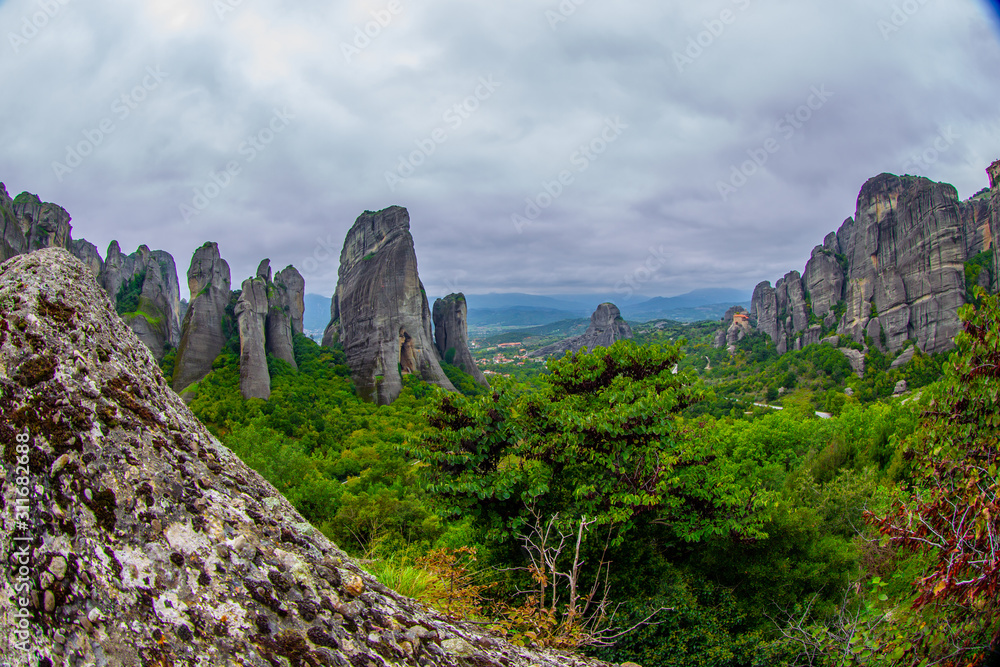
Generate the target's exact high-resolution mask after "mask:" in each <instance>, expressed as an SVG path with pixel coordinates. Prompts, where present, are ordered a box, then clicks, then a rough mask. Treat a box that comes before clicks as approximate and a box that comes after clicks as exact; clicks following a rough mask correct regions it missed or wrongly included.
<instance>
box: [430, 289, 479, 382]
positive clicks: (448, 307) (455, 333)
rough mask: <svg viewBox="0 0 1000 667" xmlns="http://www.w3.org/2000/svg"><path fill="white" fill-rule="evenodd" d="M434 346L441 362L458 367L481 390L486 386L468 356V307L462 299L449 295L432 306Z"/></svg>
mask: <svg viewBox="0 0 1000 667" xmlns="http://www.w3.org/2000/svg"><path fill="white" fill-rule="evenodd" d="M433 314H434V343H435V345H437V350H438V353H439V354H440V355H441V358H442V359H444V360H445V361H447V362H448V363H450V364H453V365H455V366H458V367H459V368H461V369H462V370H463V371H465V372H466V373H468V374H469V375H471V376H472V377H473V378H474V379H475V380H476V382H478V383H479V384H481V385H483V386H484V387H488V386H490V385H489V383H488V382H487V381H486V377H485V376H484V375H483V372H482V371H481V370H479V366H477V365H476V361H475V360H474V359H473V358H472V353H471V352H469V324H468V322H469V306H468V304H467V303H466V301H465V295H464V294H462V293H461V292H459V293H458V294H449V295H448V296H446V297H444V298H443V299H438V300H437V301H435V302H434V313H433Z"/></svg>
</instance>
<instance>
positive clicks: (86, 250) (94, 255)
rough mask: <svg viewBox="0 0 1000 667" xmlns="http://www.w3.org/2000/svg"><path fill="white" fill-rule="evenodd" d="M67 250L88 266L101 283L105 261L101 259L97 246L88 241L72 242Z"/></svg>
mask: <svg viewBox="0 0 1000 667" xmlns="http://www.w3.org/2000/svg"><path fill="white" fill-rule="evenodd" d="M67 249H68V250H69V251H70V253H72V255H73V256H74V257H76V258H77V259H78V260H80V261H81V262H83V263H84V264H86V265H87V268H88V269H90V272H91V273H93V274H94V277H95V278H97V279H98V281H100V278H101V275H102V274H103V273H104V260H103V259H101V253H100V252H99V251H98V250H97V246H96V245H94V244H93V243H91V242H90V241H88V240H87V239H80V240H79V241H70V242H69V248H67Z"/></svg>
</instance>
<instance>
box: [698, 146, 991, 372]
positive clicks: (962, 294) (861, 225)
mask: <svg viewBox="0 0 1000 667" xmlns="http://www.w3.org/2000/svg"><path fill="white" fill-rule="evenodd" d="M987 172H988V174H989V178H990V187H989V188H988V189H984V190H983V191H981V192H979V193H977V194H976V195H975V196H974V197H972V198H971V199H968V200H965V201H961V200H959V198H958V193H957V191H956V190H955V188H954V187H953V186H951V185H949V184H947V183H935V182H933V181H931V180H928V179H926V178H922V177H918V176H895V175H893V174H881V175H879V176H876V177H874V178H872V179H869V180H868V182H867V183H865V184H864V186H863V187H862V188H861V192H860V194H859V195H858V200H857V207H856V211H855V215H854V217H852V218H848V219H847V220H846V221H844V223H843V225H841V227H840V229H839V230H837V231H836V232H832V233H830V234H829V235H827V237H826V238H825V239H824V240H823V244H822V245H820V246H816V248H814V249H813V251H812V255H811V257H810V259H809V261H808V263H807V264H806V267H805V271H804V272H803V273H801V274H800V273H799V272H798V271H790V272H788V273H786V274H785V276H784V277H783V278H781V279H780V280H778V281H777V282H776V283H775V284H774V286H773V287H772V286H771V283H770V282H767V281H765V282H762V283H760V284H759V285H757V287H756V289H754V293H753V298H752V301H751V308H750V313H749V325H751V326H747V323H746V322H744V321H743V320H742V319H734V317H733V313H732V312H730V313H727V315H726V318H725V326H724V328H723V330H721V331H720V332H719V335H718V336H717V337H716V341H715V343H716V346H718V347H721V346H722V345H727V344H728V345H730V346H732V345H734V344H735V343H736V342H737V341H738V340H739V339H740V338H742V336H743V335H746V333H748V332H749V331H751V330H753V329H754V328H755V329H756V330H757V331H760V332H762V333H765V334H767V335H768V336H769V337H770V338H771V340H772V341H773V342H774V344H775V345H776V347H777V350H778V352H779V353H784V352H786V351H788V350H793V349H801V348H802V347H803V346H805V345H809V344H810V343H817V342H819V341H820V340H821V339H823V338H824V337H829V336H831V335H834V334H836V335H847V336H849V337H851V338H852V339H853V340H855V341H857V342H858V343H863V344H865V345H873V346H875V347H878V348H879V349H881V350H883V351H886V352H897V351H899V350H901V349H902V348H903V347H904V346H905V345H906V344H907V341H913V342H915V343H916V346H917V347H918V348H919V349H920V350H922V351H924V352H928V353H935V352H942V351H945V350H948V349H950V348H951V347H952V346H953V340H952V339H953V338H954V336H955V334H956V333H958V331H959V326H960V323H959V320H958V308H959V307H960V306H961V305H962V304H964V303H965V302H966V288H967V285H966V276H965V263H966V262H967V261H969V260H970V259H972V258H973V257H975V256H976V255H979V254H980V253H983V252H985V251H987V250H995V249H994V244H993V239H994V238H995V235H996V234H998V233H1000V161H997V162H994V163H993V164H992V165H990V167H989V168H988V169H987ZM998 262H1000V253H998V252H995V251H994V253H993V258H992V265H991V266H990V267H988V268H989V269H990V270H987V271H982V272H981V273H980V274H979V277H978V284H979V285H980V286H982V287H987V288H992V289H996V288H997V287H998V284H997V280H998V278H1000V266H998Z"/></svg>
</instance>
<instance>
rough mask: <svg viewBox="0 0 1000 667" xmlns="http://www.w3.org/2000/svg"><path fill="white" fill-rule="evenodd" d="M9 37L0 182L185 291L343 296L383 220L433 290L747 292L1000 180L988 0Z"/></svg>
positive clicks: (401, 14) (718, 5) (274, 19)
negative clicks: (895, 196) (910, 177)
mask: <svg viewBox="0 0 1000 667" xmlns="http://www.w3.org/2000/svg"><path fill="white" fill-rule="evenodd" d="M64 2H65V4H64ZM0 28H2V31H3V34H4V36H5V38H4V43H3V44H2V45H0V53H2V56H0V83H2V86H3V90H4V91H5V94H4V96H3V97H2V98H0V114H2V118H3V119H4V122H3V123H2V126H0V146H2V147H3V150H2V152H0V180H2V181H4V182H5V183H6V185H7V189H8V190H9V191H10V193H11V195H16V194H17V193H18V192H21V191H22V190H28V191H31V192H33V193H36V194H38V195H39V196H40V197H41V198H42V199H43V200H44V201H53V202H56V203H58V204H60V205H62V206H63V207H65V208H66V209H67V210H68V211H69V212H70V214H71V215H72V216H73V227H74V229H73V235H74V238H87V239H88V240H90V241H91V242H93V243H95V244H96V245H97V246H98V248H99V249H100V250H101V252H102V254H103V253H104V250H105V248H107V245H108V243H109V242H110V241H111V240H112V239H117V240H118V241H119V242H120V244H121V246H122V248H123V250H125V251H126V252H131V251H133V250H135V248H136V247H137V246H138V245H139V244H142V243H145V244H147V245H149V246H150V247H151V248H154V249H156V248H162V249H164V250H167V251H169V252H171V253H172V254H173V255H174V257H175V258H176V260H177V264H178V268H179V270H180V271H181V282H182V291H186V289H185V287H184V282H185V279H184V275H183V274H184V272H185V271H186V268H187V265H188V263H189V261H190V257H191V253H192V252H193V251H194V249H195V248H197V247H198V246H199V245H201V244H202V243H204V242H205V241H208V240H212V241H217V242H218V243H219V245H220V247H221V249H222V252H223V256H224V257H225V258H226V259H227V260H228V261H229V263H230V265H231V266H232V269H233V279H234V283H238V282H239V281H240V280H241V279H242V278H244V277H247V276H249V275H250V274H251V273H252V272H253V271H254V269H255V268H256V265H257V262H258V261H259V260H260V259H262V258H264V257H270V259H271V260H272V266H275V267H276V268H280V267H283V266H285V265H287V264H290V263H291V264H294V265H295V266H296V267H298V268H299V269H300V271H302V273H303V274H304V275H305V277H306V281H307V291H309V292H317V293H322V294H330V293H332V291H333V288H334V286H335V284H336V276H337V266H338V257H339V252H340V248H341V246H342V245H343V240H344V235H345V234H346V232H347V230H348V229H349V227H350V226H351V224H352V223H353V221H354V220H355V218H356V217H357V216H358V215H359V214H360V213H361V212H362V211H364V210H365V209H371V210H377V209H381V208H384V207H386V206H390V205H393V204H398V205H401V206H406V207H407V208H408V209H409V211H410V217H411V230H412V233H413V237H414V239H415V244H416V251H417V257H418V260H419V266H420V273H421V278H422V279H423V281H424V283H425V285H426V286H427V289H428V292H429V293H431V294H444V293H446V292H449V291H454V290H463V291H466V292H470V293H481V292H490V291H499V292H506V291H525V292H533V293H543V294H558V293H565V292H572V293H583V292H590V291H593V292H614V291H615V290H616V287H618V288H620V286H621V284H622V281H623V280H624V279H625V278H627V277H628V276H633V275H635V272H636V270H637V269H638V268H639V267H640V266H642V265H644V263H645V262H646V261H647V259H648V258H650V257H656V258H659V257H660V256H661V255H662V256H665V257H666V261H665V262H660V261H657V262H655V263H656V264H662V268H660V269H659V270H658V271H657V273H656V274H655V275H654V276H653V277H652V278H651V279H648V280H646V281H645V282H644V283H643V284H642V292H643V293H644V294H647V295H653V296H669V295H673V294H679V293H682V292H686V291H688V290H690V289H694V288H698V287H738V288H746V289H750V288H752V287H753V286H754V285H755V284H756V283H757V282H759V281H760V280H765V279H767V280H772V281H773V280H775V279H776V278H779V277H780V276H781V275H782V274H783V273H784V272H785V271H787V270H790V269H799V270H801V269H802V267H803V266H804V264H805V261H806V259H807V258H808V256H809V251H810V250H811V248H812V247H813V246H814V245H817V244H819V243H821V242H822V239H823V237H824V236H825V235H826V234H827V233H828V232H830V231H833V230H835V229H836V228H837V227H839V225H840V224H841V222H842V221H843V220H844V219H845V218H846V217H847V216H849V215H852V214H853V212H854V205H855V200H856V197H857V193H858V190H859V189H860V187H861V185H862V184H863V183H864V182H865V180H867V179H868V178H870V177H872V176H875V175H877V174H879V173H881V172H883V171H888V172H892V173H904V172H908V173H917V174H920V175H925V176H928V177H930V178H932V179H934V180H943V181H947V182H949V183H952V184H954V185H955V186H956V188H957V189H958V192H959V195H960V196H961V197H962V198H967V197H969V196H971V195H972V194H974V193H975V192H976V191H978V190H979V189H981V188H983V187H985V186H986V185H987V184H988V183H987V177H986V173H985V168H986V166H987V165H988V164H989V163H990V162H992V161H993V160H995V159H997V158H1000V85H998V79H997V72H998V71H1000V40H998V30H997V21H996V18H995V17H994V15H993V14H992V12H991V10H990V9H989V4H988V3H986V2H973V1H968V0H948V1H947V2H946V1H945V0H906V1H898V0H892V1H890V0H839V1H838V2H835V3H834V2H812V1H806V2H803V1H801V0H797V1H791V0H713V1H707V2H706V1H703V2H697V3H695V2H683V3H682V2H676V1H675V2H663V1H662V0H660V1H657V2H653V1H641V2H608V1H607V0H563V2H562V3H561V4H560V3H559V2H558V0H550V1H545V0H507V1H506V2H502V3H501V2H485V1H473V0H424V1H423V2H419V3H418V2H415V1H413V0H393V1H392V2H389V0H372V1H357V2H332V3H331V2H312V1H310V0H296V2H294V3H292V2H278V1H277V0H144V1H142V2H136V1H135V0H128V1H126V0H88V1H87V2H83V1H82V0H5V1H3V2H0ZM366 32H367V33H368V34H365V33H366ZM123 96H124V97H123ZM456 105H457V106H456ZM81 144H82V145H81ZM68 147H69V148H70V151H69V152H70V154H68V151H67V148H68ZM74 153H79V156H78V157H74ZM82 153H89V154H87V155H83V154H82ZM914 156H917V157H918V159H919V161H915V160H914V159H913V158H914ZM754 158H756V159H757V162H763V164H762V165H761V166H757V164H754V163H747V161H748V160H752V159H754ZM765 158H766V161H765ZM744 163H747V164H744ZM227 166H228V167H229V168H230V171H229V172H227ZM741 166H742V169H743V171H744V174H745V173H746V172H752V173H751V175H750V176H745V175H744V174H741V173H739V172H738V171H737V172H736V173H734V168H735V169H736V170H740V168H741ZM560 178H561V179H562V182H560ZM720 184H725V187H721V188H720ZM642 277H643V279H644V280H645V279H646V278H648V276H647V275H646V274H645V273H642ZM624 298H625V297H624V295H623V300H624Z"/></svg>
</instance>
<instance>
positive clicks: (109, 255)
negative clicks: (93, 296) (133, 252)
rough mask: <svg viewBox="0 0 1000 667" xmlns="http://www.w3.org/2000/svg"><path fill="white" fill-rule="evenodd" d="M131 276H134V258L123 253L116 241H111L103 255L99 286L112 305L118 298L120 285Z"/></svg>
mask: <svg viewBox="0 0 1000 667" xmlns="http://www.w3.org/2000/svg"><path fill="white" fill-rule="evenodd" d="M133 275H135V258H134V257H130V256H129V255H126V254H125V253H123V252H122V249H121V246H120V245H118V241H112V242H111V243H110V244H109V245H108V251H107V252H106V253H105V254H104V273H103V274H102V275H101V284H102V285H103V286H104V290H105V291H106V292H107V293H108V296H110V297H111V302H112V303H114V302H115V301H116V299H117V298H118V291H119V290H120V289H121V286H122V283H125V282H127V281H128V280H129V279H130V278H131V277H132V276H133Z"/></svg>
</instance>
